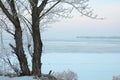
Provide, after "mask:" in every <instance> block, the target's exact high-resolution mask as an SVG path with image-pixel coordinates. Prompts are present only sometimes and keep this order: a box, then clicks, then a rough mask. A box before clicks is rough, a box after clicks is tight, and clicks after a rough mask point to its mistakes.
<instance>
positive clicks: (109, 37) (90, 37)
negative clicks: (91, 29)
mask: <svg viewBox="0 0 120 80" xmlns="http://www.w3.org/2000/svg"><path fill="white" fill-rule="evenodd" d="M76 38H87V39H120V36H77V37H76Z"/></svg>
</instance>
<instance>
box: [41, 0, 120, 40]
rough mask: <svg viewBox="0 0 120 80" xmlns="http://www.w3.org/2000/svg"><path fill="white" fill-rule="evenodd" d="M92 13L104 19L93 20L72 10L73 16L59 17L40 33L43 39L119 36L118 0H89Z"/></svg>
mask: <svg viewBox="0 0 120 80" xmlns="http://www.w3.org/2000/svg"><path fill="white" fill-rule="evenodd" d="M89 5H90V6H91V7H92V8H93V9H94V13H95V14H98V15H99V17H105V19H104V20H94V19H90V18H88V17H85V16H81V14H80V13H78V12H73V16H74V17H73V18H71V19H61V21H60V22H57V23H54V24H52V25H50V26H51V28H48V29H47V30H46V31H44V32H43V33H42V37H43V38H45V39H74V38H76V36H120V0H90V1H89Z"/></svg>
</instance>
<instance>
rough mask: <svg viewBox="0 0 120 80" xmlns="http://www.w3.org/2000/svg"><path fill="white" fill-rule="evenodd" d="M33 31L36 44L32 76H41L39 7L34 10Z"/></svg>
mask: <svg viewBox="0 0 120 80" xmlns="http://www.w3.org/2000/svg"><path fill="white" fill-rule="evenodd" d="M32 31H33V35H32V37H33V43H34V53H33V58H32V74H33V75H35V76H41V66H42V63H41V54H42V40H41V35H40V29H39V12H38V8H37V7H34V8H33V9H32Z"/></svg>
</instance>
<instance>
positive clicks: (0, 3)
mask: <svg viewBox="0 0 120 80" xmlns="http://www.w3.org/2000/svg"><path fill="white" fill-rule="evenodd" d="M0 8H1V9H2V11H3V12H4V13H5V15H6V16H7V17H8V18H9V20H10V21H11V22H12V23H15V20H14V18H13V16H12V15H11V14H10V13H9V12H8V10H7V9H6V8H5V6H4V5H3V3H2V1H1V0H0Z"/></svg>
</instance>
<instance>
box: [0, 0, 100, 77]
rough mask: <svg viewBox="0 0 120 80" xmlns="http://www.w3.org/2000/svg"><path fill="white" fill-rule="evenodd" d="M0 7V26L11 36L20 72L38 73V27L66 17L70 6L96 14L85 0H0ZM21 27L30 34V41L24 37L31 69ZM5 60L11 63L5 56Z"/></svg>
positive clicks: (39, 37) (39, 66)
mask: <svg viewBox="0 0 120 80" xmlns="http://www.w3.org/2000/svg"><path fill="white" fill-rule="evenodd" d="M0 10H1V11H0V18H1V19H0V22H1V23H0V24H1V27H2V28H3V29H4V30H6V31H7V32H8V33H9V34H11V35H12V36H13V37H14V40H15V44H11V43H10V44H9V45H10V47H11V48H12V49H13V51H12V52H13V53H15V55H16V56H17V59H18V61H19V65H20V69H21V74H22V75H37V76H41V66H42V63H41V54H42V47H43V44H42V40H41V29H43V28H44V27H46V25H47V24H48V23H52V22H54V21H57V20H58V19H59V18H60V17H62V18H68V17H70V14H71V12H72V11H74V10H77V11H78V12H79V13H80V14H81V15H84V16H87V17H90V18H93V19H97V18H98V17H97V15H94V14H93V10H92V9H91V8H90V7H89V5H88V0H0ZM62 18H61V20H62ZM24 29H25V30H24ZM23 31H25V32H27V33H28V34H29V35H28V36H30V37H31V38H32V40H31V41H30V40H28V46H27V48H28V51H29V53H30V55H31V57H32V62H31V63H32V72H31V71H30V69H29V66H28V61H27V58H26V55H28V54H26V53H25V51H24V50H25V49H24V48H25V47H24V44H23V41H24V38H23ZM27 53H28V52H27ZM3 54H4V53H3ZM8 61H9V63H11V62H10V60H9V59H8ZM11 65H12V64H11Z"/></svg>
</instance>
